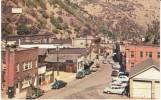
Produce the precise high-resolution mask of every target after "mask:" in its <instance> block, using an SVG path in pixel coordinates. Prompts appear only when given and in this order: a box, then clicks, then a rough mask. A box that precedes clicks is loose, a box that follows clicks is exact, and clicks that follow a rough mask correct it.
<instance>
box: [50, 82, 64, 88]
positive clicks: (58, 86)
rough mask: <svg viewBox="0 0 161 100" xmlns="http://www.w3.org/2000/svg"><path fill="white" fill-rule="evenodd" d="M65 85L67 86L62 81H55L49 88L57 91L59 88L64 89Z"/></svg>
mask: <svg viewBox="0 0 161 100" xmlns="http://www.w3.org/2000/svg"><path fill="white" fill-rule="evenodd" d="M66 85H67V82H64V81H63V80H56V81H55V83H54V84H53V85H52V86H51V87H52V89H59V88H62V87H65V86H66Z"/></svg>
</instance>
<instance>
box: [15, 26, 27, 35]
mask: <svg viewBox="0 0 161 100" xmlns="http://www.w3.org/2000/svg"><path fill="white" fill-rule="evenodd" d="M17 34H18V35H24V34H29V30H28V28H27V26H26V25H21V26H18V27H17Z"/></svg>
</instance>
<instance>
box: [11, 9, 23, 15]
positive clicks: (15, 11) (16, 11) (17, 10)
mask: <svg viewBox="0 0 161 100" xmlns="http://www.w3.org/2000/svg"><path fill="white" fill-rule="evenodd" d="M21 13H22V8H12V14H21Z"/></svg>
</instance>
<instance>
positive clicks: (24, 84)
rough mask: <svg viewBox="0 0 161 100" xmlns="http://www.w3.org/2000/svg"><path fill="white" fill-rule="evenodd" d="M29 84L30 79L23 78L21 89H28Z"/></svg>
mask: <svg viewBox="0 0 161 100" xmlns="http://www.w3.org/2000/svg"><path fill="white" fill-rule="evenodd" d="M30 83H31V78H25V79H24V80H23V81H22V88H26V87H29V86H30Z"/></svg>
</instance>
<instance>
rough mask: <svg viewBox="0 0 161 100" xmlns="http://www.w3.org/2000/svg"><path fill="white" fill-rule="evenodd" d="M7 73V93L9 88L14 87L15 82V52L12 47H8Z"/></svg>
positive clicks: (6, 58)
mask: <svg viewBox="0 0 161 100" xmlns="http://www.w3.org/2000/svg"><path fill="white" fill-rule="evenodd" d="M5 56H6V57H5V61H6V72H5V81H6V86H5V90H6V93H7V92H8V87H14V84H15V83H14V82H15V74H16V72H15V71H16V69H15V52H14V49H12V48H11V47H10V46H6V55H5Z"/></svg>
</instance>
